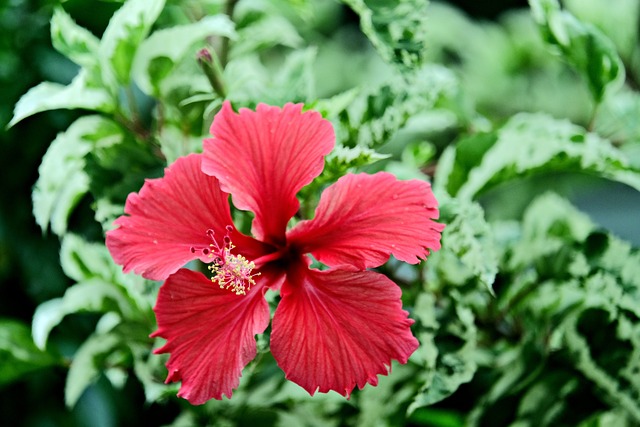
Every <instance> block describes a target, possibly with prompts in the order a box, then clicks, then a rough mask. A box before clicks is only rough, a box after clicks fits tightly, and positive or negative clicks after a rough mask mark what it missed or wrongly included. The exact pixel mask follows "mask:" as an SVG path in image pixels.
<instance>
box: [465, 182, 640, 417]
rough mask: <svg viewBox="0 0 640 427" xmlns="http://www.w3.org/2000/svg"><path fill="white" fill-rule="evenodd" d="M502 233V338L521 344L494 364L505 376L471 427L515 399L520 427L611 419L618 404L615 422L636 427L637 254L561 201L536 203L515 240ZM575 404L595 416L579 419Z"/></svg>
mask: <svg viewBox="0 0 640 427" xmlns="http://www.w3.org/2000/svg"><path fill="white" fill-rule="evenodd" d="M498 228H499V229H500V230H502V231H499V233H501V234H504V235H505V236H509V238H508V239H507V240H505V243H506V247H505V258H504V265H503V266H502V268H501V277H500V282H501V283H502V286H501V288H500V289H498V290H497V300H496V309H497V310H498V312H499V313H502V314H501V315H500V316H499V317H498V319H499V320H500V322H501V323H502V325H500V329H502V330H503V331H504V334H505V339H506V340H510V341H512V342H514V341H515V343H517V344H516V345H515V346H514V347H513V348H512V349H511V350H510V351H508V352H504V353H503V354H502V355H499V356H497V357H496V358H495V362H494V363H496V367H497V368H499V369H498V370H497V371H496V373H495V374H494V375H493V377H492V378H493V379H492V380H490V381H489V382H488V383H489V384H493V385H492V386H490V388H489V391H488V393H487V395H486V396H485V397H484V399H483V400H481V402H480V403H479V405H477V407H476V408H475V410H474V412H473V413H472V416H471V420H472V423H474V424H484V423H487V422H490V420H492V419H493V420H495V419H496V416H495V415H494V414H493V411H494V408H496V407H499V406H501V405H504V404H505V403H506V402H508V401H514V400H515V401H517V402H519V405H518V408H517V411H516V412H515V413H513V414H510V415H509V416H513V417H514V419H513V420H512V422H518V423H522V424H523V425H558V424H574V425H577V424H578V423H579V422H586V420H587V419H588V418H589V417H596V416H595V414H598V417H600V416H602V417H604V418H609V417H614V415H613V414H609V415H605V414H607V411H606V410H602V408H606V403H609V404H613V402H615V406H616V407H617V408H618V410H617V411H616V415H615V417H614V419H615V418H617V419H619V420H620V422H621V423H622V424H621V425H624V424H633V423H637V422H638V421H639V420H640V418H639V415H640V413H639V412H638V405H637V402H638V396H639V393H640V388H639V387H638V382H637V375H635V374H633V373H634V372H635V373H637V370H638V368H639V367H640V362H639V361H638V351H639V350H640V347H639V344H640V342H638V337H639V336H640V335H639V331H638V319H640V317H639V314H640V313H639V310H638V302H639V299H640V292H639V291H640V282H639V281H638V277H639V276H637V270H638V265H640V264H638V261H639V260H640V258H639V256H640V254H639V253H638V251H637V250H634V249H632V248H631V247H630V245H629V244H627V243H624V242H622V241H620V240H619V239H617V238H615V237H613V236H611V235H609V234H606V233H603V232H602V231H599V230H597V229H595V228H594V226H593V224H592V223H591V222H590V220H589V219H588V218H587V217H585V216H584V215H583V214H581V213H579V212H578V211H576V210H575V209H574V208H573V207H572V206H570V205H569V204H568V203H567V202H566V201H565V200H564V199H562V198H561V197H559V196H557V195H555V194H546V195H543V196H541V197H540V198H538V199H536V200H535V201H534V202H533V203H532V204H531V206H530V207H529V209H528V210H527V212H526V213H525V217H524V220H523V223H522V225H521V227H518V229H517V231H515V232H514V230H513V228H512V225H509V226H507V225H506V224H502V225H499V226H498ZM506 230H509V231H508V232H507V233H505V231H506ZM506 340H505V341H504V344H505V345H506V344H507V342H508V341H506ZM499 372H503V373H502V374H499ZM571 372H574V373H571ZM551 390H553V391H555V392H556V394H554V395H553V396H551V395H550V394H549V393H550V391H551ZM575 399H579V400H581V401H591V402H594V403H593V408H589V409H587V408H586V407H583V409H581V410H579V411H577V410H576V409H577V408H576V407H575V406H573V405H571V404H570V403H569V402H570V401H572V400H575ZM596 402H599V403H596ZM603 404H605V406H604V407H603V406H602V405H603Z"/></svg>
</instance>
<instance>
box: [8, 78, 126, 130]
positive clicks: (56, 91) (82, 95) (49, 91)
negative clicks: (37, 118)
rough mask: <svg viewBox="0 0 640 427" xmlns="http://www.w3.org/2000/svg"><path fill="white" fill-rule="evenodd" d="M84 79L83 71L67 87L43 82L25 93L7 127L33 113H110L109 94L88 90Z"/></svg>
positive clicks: (98, 89) (91, 88) (113, 105)
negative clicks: (79, 110) (76, 110)
mask: <svg viewBox="0 0 640 427" xmlns="http://www.w3.org/2000/svg"><path fill="white" fill-rule="evenodd" d="M87 79H88V73H87V72H86V70H84V69H83V70H80V73H79V74H78V75H77V76H76V77H75V78H74V79H73V81H72V82H71V83H70V84H69V85H68V86H64V85H61V84H58V83H50V82H43V83H40V84H39V85H37V86H35V87H33V88H31V89H29V91H28V92H27V93H25V94H24V95H23V96H22V98H20V100H19V101H18V102H17V104H16V106H15V108H14V110H13V118H12V119H11V121H10V122H9V126H10V127H11V126H13V125H15V124H16V123H18V122H19V121H21V120H23V119H25V118H27V117H29V116H32V115H34V114H36V113H40V112H43V111H49V110H57V109H60V108H64V109H77V108H81V109H86V110H93V111H100V112H103V113H111V112H113V111H114V109H115V104H114V101H113V99H112V98H111V96H110V95H109V93H108V92H107V91H105V90H104V89H103V88H99V87H90V86H88V84H87Z"/></svg>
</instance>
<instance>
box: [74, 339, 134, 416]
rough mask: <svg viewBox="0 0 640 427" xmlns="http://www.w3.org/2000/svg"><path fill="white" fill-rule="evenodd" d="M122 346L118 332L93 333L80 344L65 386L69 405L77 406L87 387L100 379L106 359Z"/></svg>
mask: <svg viewBox="0 0 640 427" xmlns="http://www.w3.org/2000/svg"><path fill="white" fill-rule="evenodd" d="M122 346H123V341H122V337H120V336H118V335H116V334H99V335H92V336H91V337H89V339H88V340H86V341H85V342H84V343H83V344H82V345H81V346H80V348H79V349H78V351H77V352H76V354H75V356H74V358H73V361H72V362H71V367H70V368H69V373H68V374H67V381H66V385H65V388H64V401H65V404H66V405H67V406H68V407H70V408H72V407H73V406H75V404H76V403H77V402H78V399H80V397H81V396H82V393H83V392H84V391H85V390H86V389H87V387H89V386H90V385H91V384H92V383H93V382H94V381H96V380H97V379H98V377H99V375H100V372H102V370H103V368H104V366H103V365H104V362H105V360H106V359H107V358H108V357H109V356H110V355H113V354H114V352H116V351H117V350H118V348H119V347H122Z"/></svg>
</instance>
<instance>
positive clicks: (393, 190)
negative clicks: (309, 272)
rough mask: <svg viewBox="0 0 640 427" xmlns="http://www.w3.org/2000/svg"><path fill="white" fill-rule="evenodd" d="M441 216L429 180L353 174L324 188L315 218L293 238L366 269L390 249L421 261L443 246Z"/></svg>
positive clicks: (323, 257)
mask: <svg viewBox="0 0 640 427" xmlns="http://www.w3.org/2000/svg"><path fill="white" fill-rule="evenodd" d="M436 218H438V202H437V201H436V199H435V197H434V195H433V193H432V191H431V186H430V185H429V184H428V183H426V182H423V181H419V180H415V179H413V180H410V181H399V180H398V179H397V178H396V177H395V176H393V175H391V174H389V173H386V172H379V173H376V174H373V175H368V174H357V175H354V174H347V175H345V176H343V177H342V178H340V179H339V180H338V181H337V182H336V183H335V184H333V185H331V186H330V187H328V188H327V189H326V190H325V191H324V192H323V193H322V196H321V197H320V203H319V204H318V207H317V209H316V213H315V217H314V219H312V220H308V221H301V222H300V223H299V224H298V225H297V226H296V227H294V228H293V229H292V230H290V231H289V233H288V234H287V240H288V242H289V244H290V245H292V246H294V247H296V248H298V250H299V251H300V252H302V253H312V254H313V256H314V257H315V258H316V259H318V260H319V261H321V262H323V263H325V264H327V265H329V266H343V267H344V268H356V269H360V270H364V269H366V268H371V267H378V266H380V265H381V264H383V263H384V262H386V261H387V259H388V258H389V255H390V254H393V255H394V256H395V257H396V258H398V259H399V260H401V261H405V262H408V263H411V264H415V263H418V262H419V261H420V259H425V258H426V257H427V255H428V254H429V249H431V250H432V251H436V250H438V249H440V233H441V231H442V229H443V228H444V224H439V223H437V222H435V221H433V219H436ZM347 266H348V267H347Z"/></svg>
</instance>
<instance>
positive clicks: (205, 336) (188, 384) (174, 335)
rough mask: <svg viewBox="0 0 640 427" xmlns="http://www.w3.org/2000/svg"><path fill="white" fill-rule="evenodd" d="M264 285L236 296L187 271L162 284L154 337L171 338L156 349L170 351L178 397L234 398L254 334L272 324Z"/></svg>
mask: <svg viewBox="0 0 640 427" xmlns="http://www.w3.org/2000/svg"><path fill="white" fill-rule="evenodd" d="M264 289H265V288H264V287H262V286H255V287H253V288H252V289H251V290H250V291H249V292H248V293H247V295H236V294H234V293H233V292H231V291H228V290H224V289H220V288H219V287H218V286H216V285H215V284H213V283H211V281H210V280H208V279H207V278H206V277H205V276H204V275H203V274H201V273H198V272H194V271H191V270H186V269H181V270H178V272H177V273H175V274H173V275H171V276H170V277H169V279H168V280H167V281H166V282H165V284H164V285H163V286H162V287H161V288H160V293H159V294H158V301H157V303H156V306H155V307H154V311H155V312H156V317H157V319H158V330H157V331H156V332H154V333H153V335H152V336H159V337H162V338H166V339H167V343H166V344H165V345H164V346H163V347H162V348H159V349H158V350H156V353H171V356H170V357H169V361H168V362H167V369H168V370H169V375H168V377H167V382H177V381H182V385H181V387H180V392H179V393H178V396H180V397H183V398H185V399H187V400H188V401H189V402H191V403H192V404H194V405H199V404H202V403H204V402H206V401H207V400H209V399H212V398H213V399H222V395H223V394H224V395H226V396H227V397H231V394H232V393H233V389H235V388H237V387H238V383H239V381H240V377H241V375H242V369H243V368H244V367H245V366H246V365H247V363H249V362H250V361H251V360H252V359H253V358H254V357H255V355H256V342H255V338H254V337H255V335H256V334H260V333H262V332H264V330H265V329H266V328H267V325H268V324H269V305H268V304H267V301H266V300H265V299H264Z"/></svg>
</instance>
